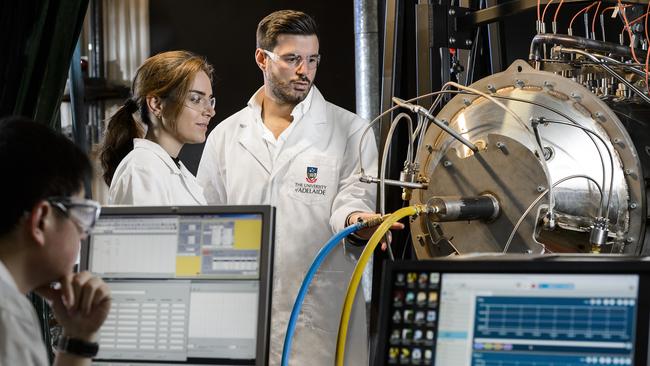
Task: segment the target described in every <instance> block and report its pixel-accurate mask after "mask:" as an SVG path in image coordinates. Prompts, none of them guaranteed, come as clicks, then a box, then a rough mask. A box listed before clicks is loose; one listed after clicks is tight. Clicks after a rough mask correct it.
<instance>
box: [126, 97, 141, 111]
mask: <svg viewBox="0 0 650 366" xmlns="http://www.w3.org/2000/svg"><path fill="white" fill-rule="evenodd" d="M123 107H124V108H126V110H127V111H128V112H129V113H135V112H136V111H137V110H138V103H136V101H135V100H133V99H131V98H129V99H127V100H126V102H124V106H123Z"/></svg>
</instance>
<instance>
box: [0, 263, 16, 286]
mask: <svg viewBox="0 0 650 366" xmlns="http://www.w3.org/2000/svg"><path fill="white" fill-rule="evenodd" d="M0 281H2V282H4V283H6V284H8V285H9V287H11V288H15V289H16V290H18V285H17V284H16V281H15V280H14V277H13V276H12V275H11V273H10V272H9V269H7V267H6V266H5V265H4V263H2V261H0Z"/></svg>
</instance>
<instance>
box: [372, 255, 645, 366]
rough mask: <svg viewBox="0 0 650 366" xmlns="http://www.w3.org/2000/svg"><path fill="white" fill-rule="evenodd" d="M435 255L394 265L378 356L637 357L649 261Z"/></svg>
mask: <svg viewBox="0 0 650 366" xmlns="http://www.w3.org/2000/svg"><path fill="white" fill-rule="evenodd" d="M429 262H430V263H424V262H410V264H409V262H404V263H401V264H400V263H397V264H389V265H388V266H387V270H386V272H390V273H385V275H386V276H388V277H387V278H385V281H386V282H384V284H383V285H384V287H383V290H382V296H381V299H382V302H381V305H380V306H381V309H380V313H381V314H380V334H379V338H380V339H379V342H378V347H377V352H376V354H375V360H377V362H375V364H379V365H458V366H463V365H468V366H469V365H471V366H497V365H521V366H528V365H531V366H532V365H557V366H581V365H584V366H589V365H635V364H639V363H638V359H637V358H638V357H637V356H638V352H639V351H640V349H645V346H642V347H637V346H636V345H637V344H643V343H639V342H640V339H639V334H642V337H641V338H642V339H647V323H648V321H647V315H643V316H645V320H644V321H640V319H639V318H638V316H639V314H640V311H639V310H640V304H642V303H643V299H640V298H639V296H640V295H639V294H640V293H641V291H640V288H641V281H642V278H644V276H643V274H642V272H643V271H641V270H637V272H636V273H635V272H634V270H632V271H630V268H628V269H627V270H626V269H623V268H619V269H620V270H619V272H618V273H617V272H616V271H611V270H610V271H602V270H598V269H597V266H596V267H594V266H592V267H593V268H592V270H594V272H591V273H575V272H576V263H570V262H555V263H544V264H546V265H549V266H547V267H548V268H543V267H540V269H541V270H539V271H534V270H533V271H527V272H522V269H523V268H525V264H529V267H530V264H531V262H530V261H529V262H528V263H526V262H523V263H522V262H502V263H495V262H488V263H482V262H471V261H468V262H461V261H429ZM452 264H453V265H452ZM637 264H638V263H637ZM572 265H573V268H572V267H571V266H572ZM602 265H607V264H602V263H601V266H602ZM617 265H620V263H618V264H616V265H615V266H617ZM580 267H582V268H581V269H583V270H585V269H586V270H587V271H589V264H587V265H586V268H585V264H584V263H583V264H582V266H580ZM637 267H638V266H637ZM646 267H647V265H646ZM509 268H510V270H511V271H513V272H512V273H508V269H509ZM599 272H600V273H599ZM603 272H604V273H603ZM608 272H609V273H608ZM640 325H643V326H642V327H641V328H642V329H639V326H640ZM639 332H640V333H639ZM638 348H640V349H638ZM643 357H644V358H645V356H643Z"/></svg>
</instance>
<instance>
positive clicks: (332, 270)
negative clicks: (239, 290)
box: [197, 87, 377, 366]
mask: <svg viewBox="0 0 650 366" xmlns="http://www.w3.org/2000/svg"><path fill="white" fill-rule="evenodd" d="M260 92H261V89H260V91H258V92H257V93H256V94H255V95H254V96H253V98H251V100H250V102H249V104H248V107H246V108H244V109H242V110H241V111H239V112H237V113H236V114H234V115H233V116H231V117H229V118H228V119H226V120H224V121H223V122H221V123H220V124H219V125H218V126H217V127H216V128H215V129H214V131H212V133H210V136H209V137H208V139H207V142H206V145H205V149H204V151H203V157H202V158H201V162H200V164H199V170H198V174H197V179H198V181H199V184H201V186H202V187H203V189H204V192H205V196H206V199H207V200H208V202H209V203H210V204H229V205H244V204H270V205H273V206H275V207H276V208H277V211H276V214H277V216H276V229H275V259H274V265H275V267H274V268H275V270H274V278H273V298H272V302H273V305H272V315H271V320H272V325H271V347H270V349H271V350H270V355H269V362H270V363H269V364H270V365H279V364H280V356H281V353H282V346H283V344H284V336H285V332H286V327H287V322H288V319H289V315H290V312H291V308H292V306H293V303H294V300H295V298H296V295H297V293H298V289H299V288H300V284H301V282H302V280H303V278H304V277H305V274H306V272H307V270H308V268H309V266H310V265H311V263H312V261H313V259H314V257H315V256H316V253H317V252H318V251H319V249H320V248H321V247H322V246H323V245H324V244H325V243H326V241H327V240H328V239H329V238H330V237H331V236H332V235H333V234H334V233H335V232H338V231H340V230H341V229H342V228H343V227H344V224H345V219H346V218H347V216H348V214H350V213H351V212H354V211H371V212H374V211H375V198H376V187H375V186H374V185H368V184H365V183H361V182H359V175H358V174H357V170H358V166H359V141H360V138H361V134H362V132H363V130H364V128H365V127H366V126H367V125H368V123H367V121H365V120H363V119H361V118H360V117H358V116H357V115H355V114H353V113H350V112H348V111H346V110H344V109H342V108H339V107H337V106H335V105H333V104H331V103H329V102H326V101H325V99H324V98H323V96H322V95H321V93H320V92H319V91H318V90H317V89H316V87H313V89H312V92H311V93H313V94H312V96H311V104H310V107H309V109H307V110H306V111H304V115H303V117H302V119H299V120H297V121H296V122H294V123H297V124H296V125H295V126H294V129H293V130H292V131H291V132H290V134H289V135H288V137H287V140H286V141H285V143H284V145H283V146H282V147H281V150H280V151H279V152H278V154H279V155H277V158H276V160H275V162H272V161H271V157H270V154H269V151H268V149H267V147H266V146H265V143H264V141H263V139H262V134H261V131H262V125H261V124H262V120H261V108H260V106H259V102H257V100H258V98H259V93H260ZM308 98H309V96H308ZM303 103H304V102H303ZM298 107H300V105H299V106H297V107H296V108H298ZM294 111H295V109H294ZM255 124H258V125H255ZM363 161H364V168H365V169H367V170H366V171H367V172H368V173H369V174H372V175H376V172H377V170H376V167H377V148H376V144H375V138H374V135H373V134H372V131H370V133H368V134H367V136H366V139H365V141H364V149H363ZM309 168H316V169H317V171H315V172H314V169H310V170H311V175H309V176H308V175H307V171H308V169H309ZM314 173H315V174H314ZM348 249H350V248H348ZM354 249H355V250H354V251H355V252H356V255H358V254H359V253H360V249H359V248H354ZM346 252H347V253H348V254H350V253H351V252H353V251H352V250H349V251H346V249H345V248H344V247H343V245H341V246H340V247H338V248H336V249H335V250H334V251H333V252H332V253H331V254H330V256H329V257H328V258H327V259H326V260H325V262H324V263H323V265H322V266H321V269H320V271H319V272H318V274H317V275H316V276H315V278H314V282H312V285H311V287H310V290H309V292H308V295H307V296H306V298H305V302H304V305H303V308H302V314H301V316H300V318H299V321H298V326H297V328H296V332H295V334H294V341H293V346H292V350H293V352H292V356H291V362H290V364H291V365H301V366H303V365H312V366H319V365H323V366H331V365H332V364H333V363H334V354H335V349H336V337H337V329H338V324H339V319H340V316H341V309H342V304H343V297H344V295H345V289H346V287H347V284H348V281H349V279H350V277H351V274H352V270H353V269H354V265H355V263H356V258H353V257H352V256H349V255H346ZM367 364H368V337H367V329H366V311H365V302H364V301H363V291H362V289H359V291H358V292H357V298H356V299H355V305H354V311H353V314H352V318H351V323H350V331H349V333H348V343H347V352H346V365H355V366H357V365H367Z"/></svg>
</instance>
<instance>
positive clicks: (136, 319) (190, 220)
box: [81, 206, 274, 366]
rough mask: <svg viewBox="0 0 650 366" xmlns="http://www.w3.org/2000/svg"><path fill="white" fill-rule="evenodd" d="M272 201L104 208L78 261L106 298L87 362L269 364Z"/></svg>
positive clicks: (117, 363)
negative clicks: (100, 282) (106, 310)
mask: <svg viewBox="0 0 650 366" xmlns="http://www.w3.org/2000/svg"><path fill="white" fill-rule="evenodd" d="M273 230H274V209H273V208H272V207H271V206H196V207H194V206H192V207H189V206H186V207H106V208H103V209H102V214H101V216H100V218H99V220H98V222H97V224H96V226H95V228H94V229H93V231H92V233H91V235H90V236H89V238H88V245H84V246H83V251H82V258H81V268H82V269H83V270H88V271H90V272H92V273H94V274H96V275H99V276H101V277H102V278H103V279H104V280H105V281H106V282H107V284H108V285H109V287H110V288H111V291H112V306H111V311H110V314H109V315H108V318H107V319H106V321H105V322H104V324H103V326H102V327H101V329H100V331H99V345H100V348H99V353H98V355H97V357H96V358H95V360H94V361H93V364H94V365H104V366H108V365H116V366H117V365H120V366H124V365H205V364H210V365H257V366H260V365H266V364H267V357H268V356H267V354H268V343H269V324H270V323H269V322H270V308H271V284H272V263H273Z"/></svg>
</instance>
